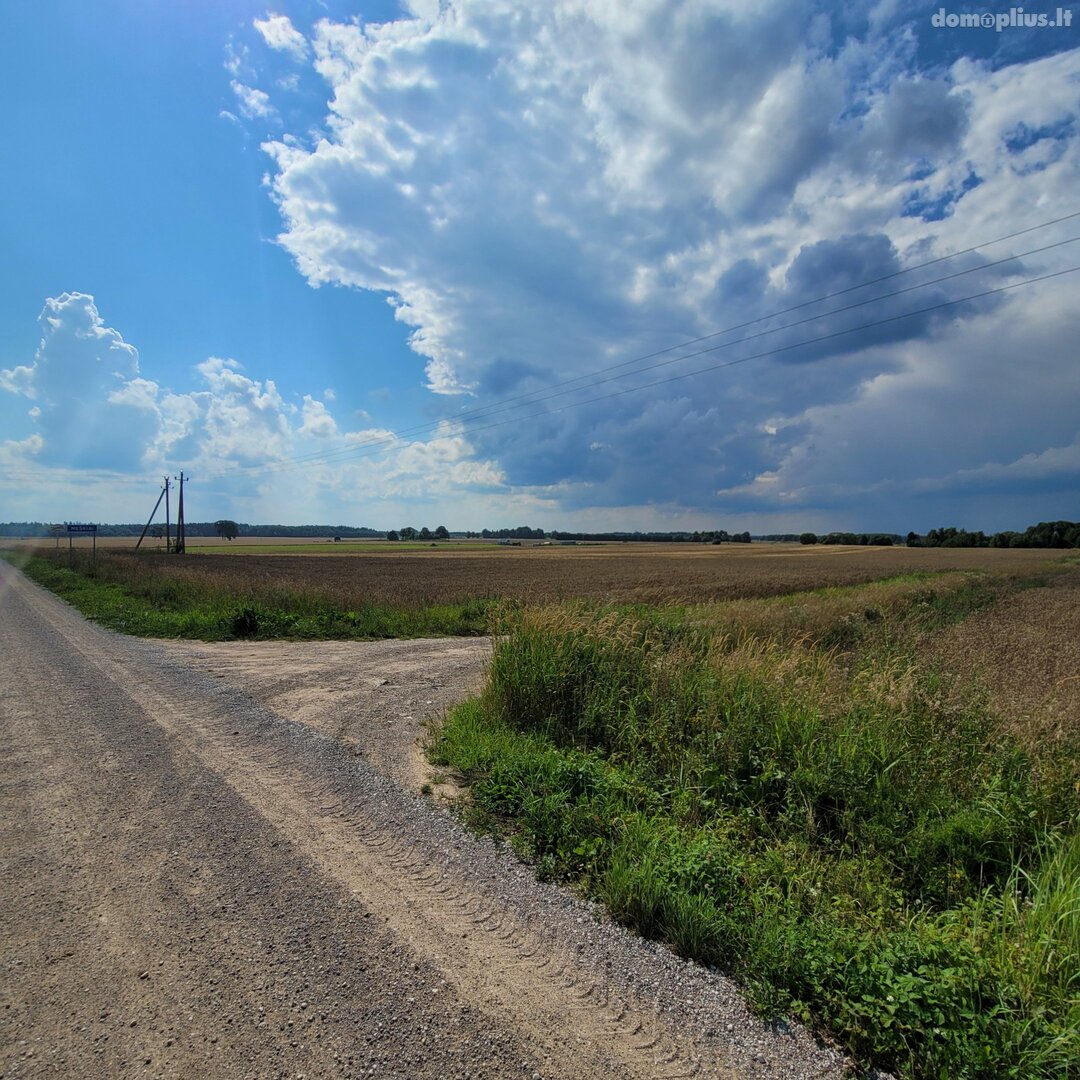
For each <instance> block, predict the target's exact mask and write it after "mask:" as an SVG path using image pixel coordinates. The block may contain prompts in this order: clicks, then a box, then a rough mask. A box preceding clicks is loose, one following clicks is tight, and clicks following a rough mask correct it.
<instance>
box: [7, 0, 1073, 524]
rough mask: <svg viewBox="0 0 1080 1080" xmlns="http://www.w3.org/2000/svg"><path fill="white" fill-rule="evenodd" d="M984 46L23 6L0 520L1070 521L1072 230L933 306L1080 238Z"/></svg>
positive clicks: (1004, 39)
mask: <svg viewBox="0 0 1080 1080" xmlns="http://www.w3.org/2000/svg"><path fill="white" fill-rule="evenodd" d="M997 10H998V9H991V8H980V7H975V6H971V5H966V6H959V5H957V6H955V7H949V8H941V6H940V5H939V4H925V5H919V4H910V3H898V2H893V0H883V2H880V3H869V4H855V5H844V6H843V7H842V8H841V7H834V6H832V5H828V4H809V3H793V2H783V0H781V2H778V3H767V4H762V5H753V6H751V5H746V4H731V3H723V2H719V0H716V2H712V0H695V2H685V3H679V2H671V0H668V2H659V0H634V2H630V0H626V2H624V3H615V2H612V3H607V4H603V5H598V4H595V3H589V2H587V0H566V2H565V3H563V4H560V5H537V4H521V3H504V2H499V0H483V2H481V0H443V2H442V3H441V4H440V3H438V2H436V0H432V2H430V3H428V2H420V0H417V2H415V3H413V4H411V5H398V4H396V3H379V4H363V5H359V6H358V5H352V4H347V3H339V2H332V3H320V2H317V0H312V2H307V3H278V4H274V5H272V6H269V7H268V6H267V5H266V4H265V3H251V2H248V0H229V2H223V0H213V2H211V0H185V2H184V3H179V2H177V3H146V2H144V0H129V2H120V0H102V2H101V3H98V4H94V5H86V4H83V3H75V2H59V0H53V2H48V0H46V2H44V3H41V4H38V5H25V4H20V5H6V6H5V9H4V11H3V13H2V14H0V27H2V30H3V33H2V34H0V80H2V82H3V101H4V112H5V121H6V129H7V132H8V142H9V147H10V148H11V152H10V154H9V155H8V160H7V165H6V167H5V169H4V170H2V171H0V188H2V199H0V241H2V243H3V247H4V252H5V258H4V259H3V260H2V261H0V518H2V519H5V520H7V519H43V520H54V519H55V520H63V519H67V518H75V517H81V518H86V519H97V520H111V521H116V520H135V519H139V518H140V517H144V516H145V515H146V514H147V513H149V509H150V507H151V506H152V505H153V500H154V499H155V498H156V494H157V484H158V482H159V480H160V476H161V474H162V473H163V472H165V471H168V472H170V473H174V472H176V471H177V470H178V469H180V468H184V469H185V470H187V471H188V472H190V473H191V474H192V475H193V476H194V482H193V484H192V489H191V491H190V496H189V498H190V500H191V501H190V502H189V517H191V518H198V519H204V518H210V519H213V518H216V517H221V516H228V517H233V518H236V519H238V520H247V521H259V522H269V521H275V522H281V523H301V522H314V521H319V522H333V523H350V524H366V525H372V526H376V527H385V528H390V527H396V526H400V525H403V524H406V523H413V524H417V525H419V524H425V523H426V524H429V525H432V526H434V525H435V524H438V523H445V524H446V525H448V526H449V527H450V528H468V527H473V526H477V527H478V526H480V525H490V526H498V525H513V524H519V523H524V522H528V523H531V524H538V525H544V526H547V527H549V528H595V529H601V528H640V529H661V528H671V527H688V528H703V527H727V528H738V530H739V531H741V530H742V529H744V528H748V529H750V530H752V531H754V532H769V531H800V530H802V529H805V528H811V529H828V528H853V529H893V530H897V531H902V532H903V531H907V529H909V528H915V529H920V530H923V529H926V528H929V527H931V526H934V525H938V524H947V523H957V524H965V525H967V526H969V527H972V528H985V529H998V528H1009V527H1023V526H1025V525H1027V524H1029V523H1030V522H1032V521H1035V520H1039V519H1048V518H1059V517H1065V518H1075V517H1077V516H1078V515H1080V505H1078V504H1080V419H1078V418H1080V378H1078V377H1077V362H1076V341H1077V340H1080V333H1078V331H1080V305H1077V303H1076V297H1077V295H1078V283H1080V274H1072V273H1065V274H1063V275H1062V276H1059V277H1055V278H1050V279H1048V280H1045V281H1042V282H1038V283H1035V284H1031V285H1024V284H1023V282H1025V281H1026V280H1028V279H1029V278H1033V277H1042V276H1045V275H1049V274H1055V273H1059V272H1060V271H1068V270H1069V269H1070V268H1071V267H1074V266H1078V265H1080V242H1078V243H1075V244H1074V243H1071V242H1069V241H1071V239H1072V238H1073V237H1080V217H1076V218H1072V219H1071V220H1065V221H1061V222H1059V223H1058V224H1056V225H1052V226H1048V227H1046V228H1042V229H1039V230H1037V231H1034V232H1030V233H1028V234H1026V235H1024V236H1019V237H1016V238H1014V239H1012V240H1008V241H1004V242H1002V243H999V244H995V245H991V246H985V247H982V246H981V247H980V248H979V250H977V251H975V252H969V253H968V254H965V255H960V256H958V257H957V258H955V259H949V260H947V261H943V262H936V263H933V264H932V265H929V266H925V267H923V268H922V269H918V267H920V266H922V264H924V263H928V262H930V261H931V260H935V259H940V258H942V257H943V256H947V255H950V254H951V253H953V252H957V251H962V250H963V249H967V248H970V247H972V246H974V245H983V244H985V243H986V242H987V241H991V240H995V239H996V238H998V237H1002V236H1004V235H1006V234H1008V233H1012V232H1016V231H1018V230H1022V229H1027V228H1029V227H1032V226H1037V225H1041V224H1043V223H1044V222H1048V221H1051V220H1052V219H1056V218H1062V217H1064V216H1066V215H1068V214H1070V213H1075V212H1077V211H1080V194H1078V193H1080V183H1078V181H1080V9H1077V11H1076V14H1077V18H1076V20H1075V21H1076V24H1077V25H1076V26H1069V27H1052V26H1043V27H1032V28H1022V27H1015V26H1005V27H1002V29H1001V30H1000V31H998V30H996V29H987V30H983V29H968V28H964V27H952V28H951V27H949V26H935V25H934V22H935V19H934V15H935V13H939V18H938V19H937V21H939V22H940V21H942V20H941V19H940V14H942V13H944V14H950V15H951V14H955V13H966V12H980V13H981V12H986V13H990V12H996V11H997ZM1001 10H1002V11H1003V12H1005V13H1007V12H1008V10H1009V9H1008V7H1005V8H1003V9H1001ZM1025 10H1026V11H1027V12H1028V13H1031V14H1038V13H1048V18H1049V19H1051V20H1052V19H1054V18H1055V17H1056V14H1057V5H1056V4H1055V5H1041V6H1040V5H1027V6H1026V8H1025ZM1066 10H1069V9H1066ZM1053 244H1057V245H1059V246H1057V247H1053V248H1050V247H1049V245H1053ZM1040 248H1041V249H1045V250H1036V249H1040ZM1021 252H1030V254H1027V255H1025V256H1024V257H1023V258H1021V259H1017V260H1014V261H1012V262H1002V261H1001V260H1002V259H1004V258H1005V257H1006V256H1009V255H1014V254H1018V253H1021ZM912 268H915V269H912ZM958 271H968V272H967V273H965V274H964V275H963V276H959V277H951V278H950V277H948V275H953V274H956V273H957V272H958ZM876 279H886V280H881V281H879V282H878V284H876V285H872V286H867V287H864V285H865V283H867V282H870V281H874V280H876ZM946 279H947V280H946ZM911 286H919V288H911ZM899 289H909V290H910V291H908V292H906V293H904V294H903V295H896V296H884V295H882V294H885V293H891V292H895V291H896V290H899ZM845 290H850V291H845ZM991 290H1004V291H1000V292H996V293H992V292H991ZM841 292H843V295H842V296H835V297H834V298H833V299H831V300H827V301H824V302H820V303H819V302H818V300H819V298H820V297H822V296H825V295H827V294H836V293H841ZM976 293H987V294H988V295H984V296H982V297H980V298H978V299H975V300H970V301H966V302H964V303H952V302H953V301H956V300H958V299H960V298H963V297H967V296H971V295H973V294H976ZM875 297H880V299H877V300H875ZM862 301H867V302H866V303H865V304H863V305H862V306H859V307H853V306H851V305H854V304H856V303H860V302H862ZM870 301H874V302H870ZM847 307H850V310H846V311H837V310H835V309H837V308H847ZM792 308H797V310H795V311H792V312H791V313H790V314H787V315H785V316H783V317H781V318H779V319H778V318H775V317H774V318H772V319H771V320H768V321H761V322H758V321H755V320H761V319H765V318H766V317H768V316H770V315H772V314H773V313H775V312H778V311H784V310H787V309H792ZM924 309H930V310H924ZM920 312H921V313H920ZM912 313H915V314H912ZM792 323H798V325H797V326H794V325H790V324H792ZM870 323H873V324H876V325H873V326H868V325H864V324H870ZM737 324H751V325H748V326H743V327H742V328H741V329H739V330H737V331H733V332H732V333H729V334H727V335H720V336H715V337H710V338H709V339H708V340H707V341H705V342H702V343H700V344H698V345H696V346H692V347H687V348H684V349H682V350H681V351H679V350H676V351H675V352H668V353H665V354H663V355H662V356H658V357H654V358H653V359H651V360H648V361H641V362H639V363H628V361H632V360H633V359H634V358H635V357H641V356H644V355H645V354H650V353H653V352H654V351H656V350H662V349H667V348H669V347H671V346H674V345H678V344H679V343H681V342H686V341H689V340H691V339H695V338H698V337H700V336H702V335H710V334H714V333H715V332H716V331H718V330H721V329H724V328H726V327H732V326H735V325H737ZM703 348H712V349H714V351H711V352H708V353H703V354H701V355H689V354H694V353H700V351H701V350H702V349H703ZM774 350H779V351H774ZM761 353H765V354H766V355H758V354H761ZM684 356H685V357H686V358H685V359H680V358H681V357H684ZM732 361H735V363H732ZM661 363H662V364H663V365H664V366H662V367H656V368H653V369H651V370H647V369H650V367H651V366H652V365H657V364H661ZM612 365H623V366H622V367H620V368H618V369H617V370H616V371H612V372H609V373H608V374H597V373H598V372H601V371H602V369H607V368H610V367H611V366H612ZM718 365H725V366H718ZM710 367H711V368H712V370H702V371H699V373H698V374H693V372H695V371H698V369H704V368H710ZM566 380H578V381H577V382H575V383H572V384H571V386H570V387H568V388H567V389H566V391H565V392H560V393H559V395H558V396H550V395H552V394H553V393H554V392H553V391H551V390H545V389H544V388H545V387H549V386H551V385H552V384H559V383H562V382H564V381H566ZM600 380H604V381H600ZM660 380H670V381H664V382H661V381H660ZM646 384H653V385H646ZM525 395H529V396H525ZM507 398H514V399H515V400H514V401H513V402H511V403H510V404H508V405H498V404H497V403H498V402H502V401H504V400H505V399H507ZM493 403H496V404H494V405H493ZM515 403H516V404H515ZM493 407H494V408H495V409H497V410H498V411H495V412H491V413H489V414H488V413H485V412H484V411H483V410H485V409H491V408H493ZM477 410H480V411H479V412H478V411H477Z"/></svg>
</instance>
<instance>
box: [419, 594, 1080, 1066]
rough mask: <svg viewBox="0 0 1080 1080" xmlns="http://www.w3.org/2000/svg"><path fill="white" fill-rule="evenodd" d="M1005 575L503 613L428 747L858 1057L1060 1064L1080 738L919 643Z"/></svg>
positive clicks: (599, 889) (481, 822) (1072, 988)
mask: <svg viewBox="0 0 1080 1080" xmlns="http://www.w3.org/2000/svg"><path fill="white" fill-rule="evenodd" d="M1021 584H1023V583H1022V582H1017V581H1015V580H1014V581H1011V582H1008V581H1003V580H1002V579H1000V578H996V577H992V576H988V575H973V574H956V575H949V576H948V577H944V578H939V579H935V580H926V579H925V578H904V579H897V580H893V581H889V582H882V583H879V584H876V585H871V586H860V587H856V588H849V589H829V590H822V591H820V592H818V593H816V594H805V593H804V594H799V595H798V596H793V597H780V598H775V599H771V600H765V601H756V602H755V601H745V602H742V601H740V602H736V603H735V604H720V605H714V606H707V607H701V608H693V607H688V606H684V607H672V608H652V609H650V608H644V607H638V608H633V609H626V608H622V609H619V608H614V607H597V606H591V607H590V606H587V605H581V604H578V605H569V606H567V605H564V606H561V607H556V608H544V609H526V610H521V611H516V612H511V613H509V614H508V615H507V617H506V625H505V627H504V630H505V633H504V634H503V635H502V636H500V638H499V639H498V640H497V642H496V646H495V650H494V654H493V660H492V667H491V673H490V679H489V682H488V685H487V687H486V689H485V690H484V692H483V693H482V694H481V695H480V697H478V698H476V699H474V700H472V701H470V702H467V703H465V704H464V705H462V706H460V707H459V708H458V709H456V710H455V711H454V712H453V713H452V714H451V715H450V717H449V718H448V720H447V722H446V724H445V725H444V726H443V727H442V728H441V729H440V730H439V732H438V734H437V736H436V738H435V740H434V742H433V745H432V747H431V751H430V752H431V756H432V760H433V761H434V762H435V763H436V764H438V765H441V766H444V767H450V768H453V769H454V770H456V771H457V772H459V773H460V774H461V775H462V776H463V777H464V778H465V779H466V781H467V782H468V783H469V785H470V797H469V800H468V802H467V803H465V804H464V806H463V812H464V813H465V814H466V815H467V816H468V817H469V818H470V820H471V822H472V823H473V824H474V825H475V826H476V827H478V828H481V829H488V830H491V831H495V832H498V833H500V834H502V835H505V836H507V837H508V838H509V839H510V841H511V842H512V843H513V844H514V846H515V847H516V848H517V849H518V850H519V851H520V852H521V853H522V854H523V855H525V856H526V857H528V858H530V859H533V860H535V861H536V863H537V864H538V866H539V868H540V871H541V872H542V873H543V874H545V875H548V876H551V877H556V878H560V879H565V880H569V881H572V882H575V883H577V885H578V886H579V887H580V888H581V889H582V890H583V891H585V892H586V893H588V894H589V895H591V896H593V897H595V898H598V899H600V900H603V901H604V902H605V903H606V904H607V905H608V907H609V909H610V910H611V912H612V914H613V915H614V916H615V917H616V918H617V919H619V920H620V921H622V922H624V923H626V924H627V925H629V926H631V927H633V928H634V929H636V930H638V931H639V932H640V933H642V934H644V935H647V936H650V937H655V938H658V939H660V940H663V941H666V942H668V943H669V944H670V945H671V946H672V947H674V948H675V949H676V950H678V951H679V952H680V953H682V954H684V955H686V956H688V957H692V958H694V959H696V960H699V961H701V962H703V963H706V964H713V965H718V966H719V967H721V968H723V969H724V970H725V971H728V972H730V973H732V974H734V975H735V976H736V977H738V978H739V979H740V980H741V981H742V982H743V984H744V985H745V986H746V987H747V989H748V990H749V992H750V994H751V996H752V998H753V1000H754V1001H755V1002H756V1004H757V1005H758V1007H759V1008H760V1009H761V1010H762V1011H763V1012H765V1013H767V1014H778V1013H784V1014H787V1015H794V1016H797V1017H799V1018H800V1019H802V1020H804V1021H806V1022H808V1023H810V1024H811V1025H812V1026H814V1027H816V1028H818V1029H819V1030H823V1031H829V1032H831V1033H832V1034H833V1035H835V1036H836V1037H838V1038H840V1039H841V1040H842V1041H843V1042H844V1043H845V1044H846V1045H847V1046H848V1047H849V1048H850V1049H851V1050H852V1052H853V1053H854V1054H855V1055H856V1056H857V1058H858V1059H860V1060H861V1061H862V1062H864V1063H868V1064H869V1063H872V1064H874V1065H877V1066H879V1067H884V1068H888V1069H890V1070H892V1071H894V1072H895V1073H896V1074H898V1075H900V1076H903V1077H911V1078H930V1077H933V1078H939V1077H941V1078H944V1077H958V1078H961V1077H986V1078H989V1077H995V1078H996V1077H1040V1078H1042V1077H1055V1078H1056V1077H1061V1078H1064V1077H1067V1076H1076V1075H1077V1073H1078V1070H1080V830H1078V828H1077V811H1078V810H1080V784H1078V780H1080V770H1078V761H1080V755H1078V754H1077V753H1076V750H1075V747H1074V748H1073V750H1072V751H1071V752H1070V753H1068V754H1065V755H1063V754H1061V751H1060V747H1058V748H1055V752H1054V754H1053V756H1051V755H1041V754H1040V752H1039V748H1038V747H1037V746H1030V745H1027V744H1025V743H1024V742H1023V741H1021V740H1020V739H1018V738H1017V737H1016V736H1014V735H1012V734H1010V733H1009V732H1008V731H1007V730H1005V728H1004V726H1003V725H1002V724H1000V723H999V722H998V721H997V719H996V718H995V717H993V716H992V714H991V713H990V712H989V710H988V709H987V707H986V702H985V701H983V700H981V699H980V698H979V696H978V695H977V694H976V693H974V692H971V691H970V690H968V689H967V688H964V687H959V686H956V685H954V684H953V681H952V680H950V678H949V676H948V675H947V673H943V672H940V671H934V670H931V669H927V668H924V667H920V666H919V665H918V663H917V662H916V661H915V659H914V656H915V654H916V652H917V647H918V643H919V641H920V640H922V639H923V638H924V637H925V636H926V635H929V634H933V633H935V632H936V631H937V630H939V629H940V628H941V627H942V626H945V625H947V624H948V623H950V622H954V621H957V620H959V619H962V618H964V617H965V616H966V615H967V614H968V613H970V612H971V611H974V610H978V609H979V608H981V607H984V606H986V605H987V604H990V603H993V602H994V600H995V598H996V597H997V596H999V595H1001V594H1002V593H1003V592H1006V591H1008V590H1009V589H1013V588H1016V587H1018V586H1019V585H1021ZM1048 644H1049V646H1050V647H1052V643H1048Z"/></svg>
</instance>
